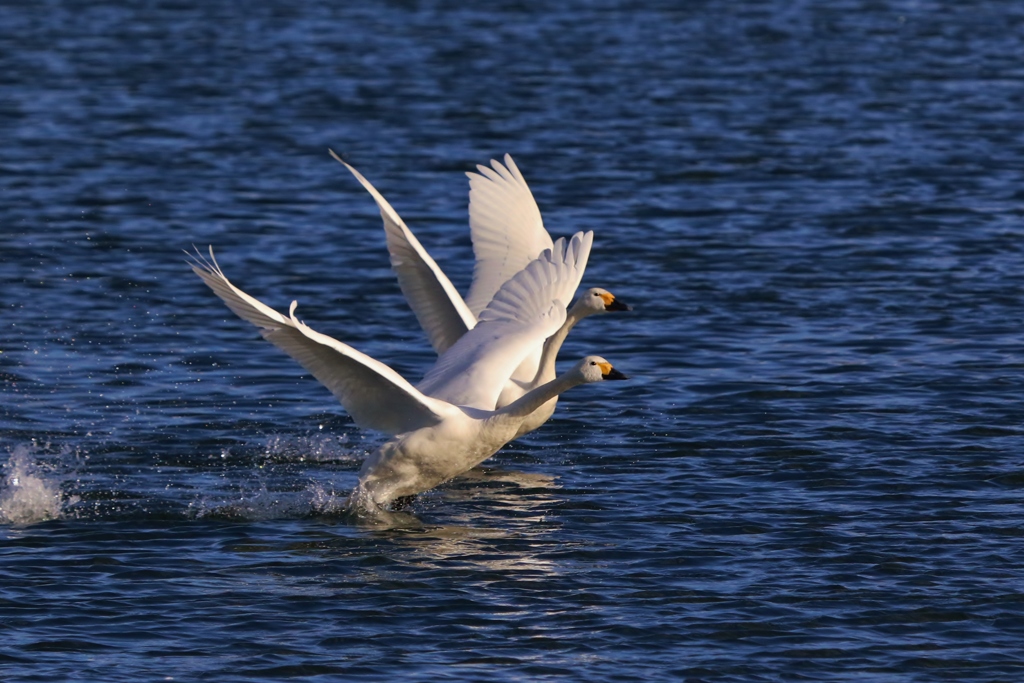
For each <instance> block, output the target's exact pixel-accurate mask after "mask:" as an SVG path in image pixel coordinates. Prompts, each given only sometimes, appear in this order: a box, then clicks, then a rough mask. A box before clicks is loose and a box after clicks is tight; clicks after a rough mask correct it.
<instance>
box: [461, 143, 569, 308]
mask: <svg viewBox="0 0 1024 683" xmlns="http://www.w3.org/2000/svg"><path fill="white" fill-rule="evenodd" d="M477 170H478V171H479V173H467V174H466V175H467V176H469V229H470V232H471V233H472V237H473V253H474V254H475V255H476V266H475V267H474V268H473V284H472V285H471V286H470V288H469V293H468V294H467V296H466V305H467V306H469V310H470V311H472V312H473V313H474V314H475V315H477V316H479V315H480V312H481V311H482V310H484V308H486V307H487V305H488V304H489V303H490V302H491V299H493V298H494V295H495V294H496V293H497V292H498V290H499V289H500V288H501V286H502V285H503V284H505V282H507V281H508V280H509V279H511V278H512V276H513V275H515V274H516V273H518V272H519V271H520V270H522V269H523V268H525V267H526V264H528V263H529V262H530V261H532V260H534V259H535V258H537V257H538V256H540V254H541V252H542V251H544V250H545V249H550V248H551V236H550V235H548V232H547V230H545V229H544V221H543V220H542V219H541V217H540V209H539V208H537V202H536V201H535V200H534V198H533V193H532V192H530V188H529V186H528V185H527V184H526V181H525V180H523V174H522V173H520V172H519V169H518V168H517V167H516V164H515V162H514V161H512V157H511V156H509V155H508V154H506V155H505V165H504V166H503V165H502V164H501V162H499V161H497V160H495V159H492V160H491V168H488V167H487V166H482V165H480V166H477ZM566 303H568V302H566Z"/></svg>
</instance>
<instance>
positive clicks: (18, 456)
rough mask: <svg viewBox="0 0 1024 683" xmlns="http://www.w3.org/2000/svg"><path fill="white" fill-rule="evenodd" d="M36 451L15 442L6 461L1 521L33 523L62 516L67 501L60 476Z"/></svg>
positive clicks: (0, 510)
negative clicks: (42, 461)
mask: <svg viewBox="0 0 1024 683" xmlns="http://www.w3.org/2000/svg"><path fill="white" fill-rule="evenodd" d="M33 453H34V451H33V450H32V449H30V448H29V447H27V446H16V447H15V448H14V450H13V451H11V453H10V458H8V460H7V462H6V463H5V464H4V467H3V470H4V478H3V484H2V487H0V523H5V524H34V523H36V522H44V521H46V520H49V519H57V518H58V517H60V514H61V510H62V509H63V507H64V503H65V500H64V498H63V496H62V495H61V491H60V479H59V478H57V476H56V475H55V474H54V472H53V470H52V468H50V467H47V466H46V465H45V464H43V463H41V462H39V461H37V459H36V458H35V457H34V455H33ZM67 502H69V503H73V502H75V501H74V500H70V501H67Z"/></svg>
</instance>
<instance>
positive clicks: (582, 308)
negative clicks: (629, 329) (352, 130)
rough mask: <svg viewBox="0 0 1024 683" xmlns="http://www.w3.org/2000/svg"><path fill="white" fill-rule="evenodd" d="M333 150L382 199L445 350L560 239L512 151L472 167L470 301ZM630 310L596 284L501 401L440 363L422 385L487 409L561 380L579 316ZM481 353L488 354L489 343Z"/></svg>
mask: <svg viewBox="0 0 1024 683" xmlns="http://www.w3.org/2000/svg"><path fill="white" fill-rule="evenodd" d="M328 151H329V152H330V154H331V156H332V157H334V158H335V159H336V160H337V161H338V162H339V163H341V164H342V165H344V166H345V168H347V169H348V170H349V171H350V172H351V173H352V175H354V176H355V177H356V180H358V181H359V182H360V184H362V186H363V187H364V188H365V189H366V191H367V192H369V193H370V195H371V196H372V197H373V199H374V201H376V202H377V206H378V208H379V209H380V213H381V217H382V218H383V221H384V233H385V235H386V238H387V244H388V252H389V254H390V256H391V265H392V268H393V269H394V271H395V274H396V275H397V276H398V282H399V285H400V286H401V288H402V292H403V293H404V294H405V297H406V300H407V301H408V302H409V305H410V306H411V307H412V309H413V312H414V313H415V314H416V318H417V319H418V320H419V322H420V326H421V327H422V328H423V330H424V332H426V333H427V337H428V338H429V339H430V343H431V345H432V346H433V347H434V349H435V350H436V351H437V353H438V354H443V353H444V352H445V351H446V350H447V349H448V348H450V347H451V346H452V345H453V344H454V343H455V342H456V341H457V340H458V339H460V338H461V337H462V336H463V335H464V334H465V333H466V332H467V331H468V330H471V329H473V327H474V326H475V325H476V322H477V320H476V316H477V315H478V314H479V313H480V311H481V310H482V309H483V308H484V307H485V306H486V305H487V304H488V303H489V302H490V301H491V300H492V298H493V297H494V295H495V293H496V292H497V291H498V289H499V288H500V287H501V286H502V285H503V284H504V283H505V282H507V281H508V280H509V279H510V278H511V277H512V276H513V275H515V274H516V273H517V272H519V271H520V270H521V269H522V268H524V267H525V266H526V265H527V264H528V263H529V262H530V261H531V260H533V259H535V258H537V256H538V255H540V253H541V252H543V251H544V250H545V249H550V248H551V246H552V241H551V237H550V235H548V233H547V230H545V229H544V222H543V220H542V219H541V215H540V209H539V208H538V207H537V202H536V201H535V200H534V198H533V193H532V192H531V191H530V188H529V186H528V185H527V184H526V180H525V179H524V178H523V176H522V173H520V171H519V168H518V167H517V166H516V165H515V162H514V161H513V160H512V157H511V156H510V155H508V154H506V155H505V165H502V164H501V163H500V162H498V161H497V160H493V159H492V160H491V166H492V168H488V167H486V166H482V165H478V166H477V169H478V171H479V173H467V174H466V175H467V176H468V177H469V185H470V191H469V225H470V232H471V235H472V239H473V251H474V253H475V256H476V263H475V265H474V268H473V282H472V284H471V286H470V289H469V293H468V294H467V296H466V299H465V300H463V299H462V297H461V296H460V295H459V293H458V290H456V289H455V287H454V286H453V285H452V283H451V281H450V280H449V279H448V277H447V276H446V275H445V274H444V272H443V271H442V270H441V269H440V267H438V265H437V263H436V262H435V261H434V260H433V258H431V257H430V254H428V253H427V251H426V250H425V249H424V248H423V246H422V245H421V244H420V242H419V240H417V239H416V237H415V235H413V234H412V231H411V230H409V228H408V227H407V226H406V224H405V222H404V221H403V220H402V218H401V217H400V216H399V215H398V213H397V212H396V211H395V210H394V208H392V207H391V205H390V204H389V203H388V202H387V200H385V199H384V197H383V196H382V195H381V194H380V192H378V191H377V189H376V188H375V187H374V186H373V185H372V184H370V182H369V181H368V180H367V179H366V178H364V177H363V175H362V174H361V173H359V171H357V170H356V169H355V168H353V167H352V166H351V165H349V164H347V163H346V162H345V161H343V160H342V159H341V158H340V157H338V155H337V154H335V153H334V151H333V150H328ZM588 234H589V233H588ZM587 253H588V254H589V245H588V246H587ZM581 276H582V272H581ZM574 291H575V290H573V292H574ZM573 292H571V293H570V294H569V297H571V295H572V293H573ZM569 297H566V298H563V299H562V300H563V301H565V300H567V299H568V298H569ZM628 310H632V308H631V307H630V306H629V305H627V304H624V303H622V302H621V301H619V300H617V299H616V298H615V296H614V295H613V294H612V293H611V292H609V291H607V290H605V289H601V288H599V287H594V288H591V289H588V290H587V291H586V292H584V294H583V295H582V296H581V297H580V298H579V299H577V301H576V303H575V304H574V305H573V307H572V308H571V309H570V310H569V314H568V316H567V317H566V321H565V323H564V325H563V327H562V328H561V329H559V330H558V331H557V332H556V333H555V334H554V335H553V336H552V337H551V338H549V339H548V340H547V342H546V343H543V344H538V345H537V347H536V348H535V349H534V350H533V351H532V352H531V353H530V355H529V356H527V357H526V358H525V359H524V360H523V362H522V363H521V364H520V365H519V367H518V368H516V369H515V372H514V373H512V375H511V376H510V378H509V381H508V382H507V383H506V387H505V389H504V390H503V391H502V392H501V393H500V394H499V396H498V400H497V403H495V404H487V403H486V402H481V401H479V400H477V397H475V396H473V395H472V394H469V395H467V394H466V393H464V391H463V390H464V388H465V381H464V377H463V376H460V375H459V374H443V373H442V372H440V369H439V366H435V367H434V369H433V370H431V372H430V373H429V374H428V375H427V377H425V378H424V380H423V381H422V382H421V383H420V384H419V385H417V388H419V389H420V390H421V391H423V392H424V393H426V394H428V395H430V396H434V397H435V398H441V399H444V400H447V401H468V402H467V403H464V405H471V406H473V407H476V408H481V409H488V410H489V409H494V408H500V407H502V406H506V405H509V404H510V403H512V402H513V401H515V400H516V399H518V398H519V397H520V396H522V395H523V394H525V393H526V392H527V391H529V390H531V389H534V388H536V387H538V386H540V385H541V384H543V383H545V382H548V381H550V380H552V379H554V377H555V360H556V358H557V356H558V352H559V350H560V349H561V346H562V343H563V342H564V341H565V338H566V336H567V335H568V334H569V331H570V330H571V329H572V328H573V327H574V326H575V325H576V323H578V322H579V321H580V320H582V319H583V318H586V317H588V316H591V315H596V314H601V313H608V312H612V311H628ZM479 353H483V350H481V351H479ZM557 401H558V399H557V397H556V398H554V399H552V400H551V401H549V402H547V403H545V404H544V405H543V406H542V407H541V408H540V409H538V411H537V412H536V414H535V415H532V416H531V417H530V418H529V419H527V420H526V421H525V422H524V423H523V425H522V427H521V429H520V432H519V435H522V434H525V433H527V432H530V431H533V430H534V429H536V428H537V427H539V426H540V425H542V424H544V423H545V422H547V420H548V419H549V418H550V417H551V415H552V414H553V413H554V410H555V405H556V403H557Z"/></svg>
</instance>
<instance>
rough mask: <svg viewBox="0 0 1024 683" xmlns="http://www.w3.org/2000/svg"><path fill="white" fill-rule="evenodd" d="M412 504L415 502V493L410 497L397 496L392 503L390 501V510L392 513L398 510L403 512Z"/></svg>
mask: <svg viewBox="0 0 1024 683" xmlns="http://www.w3.org/2000/svg"><path fill="white" fill-rule="evenodd" d="M414 502H416V494H415V493H414V494H412V495H411V496H399V497H398V498H395V499H394V500H393V501H391V510H392V511H394V512H399V511H400V510H404V509H405V508H407V507H409V506H410V505H412V504H413V503H414Z"/></svg>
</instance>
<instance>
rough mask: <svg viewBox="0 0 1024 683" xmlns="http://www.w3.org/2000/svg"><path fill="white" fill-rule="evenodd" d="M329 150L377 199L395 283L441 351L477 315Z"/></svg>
mask: <svg viewBox="0 0 1024 683" xmlns="http://www.w3.org/2000/svg"><path fill="white" fill-rule="evenodd" d="M328 151H329V152H330V153H331V156H332V157H334V158H335V159H337V160H338V161H339V162H341V163H342V164H343V165H344V166H345V168H347V169H348V170H349V171H351V172H352V175H354V176H355V177H356V180H358V181H359V182H360V183H361V184H362V186H363V187H364V188H366V191H367V192H369V193H370V196H372V197H373V199H374V201H376V202H377V206H378V207H379V208H380V215H381V218H383V219H384V234H385V235H386V237H387V243H388V253H389V254H391V267H392V268H393V269H394V271H395V274H396V275H397V276H398V284H399V286H400V287H401V288H402V293H403V294H404V295H405V299H406V301H408V302H409V306H410V307H411V308H412V311H413V313H415V314H416V319H417V320H419V322H420V327H422V328H423V331H424V332H426V333H427V337H428V338H429V339H430V344H431V345H432V346H433V347H434V350H435V351H437V353H438V354H441V353H444V352H445V351H447V350H448V349H449V348H450V347H451V345H452V344H454V343H455V342H456V340H457V339H458V338H459V337H461V336H462V335H464V334H465V333H466V331H467V330H470V329H472V328H473V326H474V325H476V316H475V315H474V314H473V313H471V312H470V309H469V308H468V307H467V306H466V303H465V302H464V301H463V300H462V296H460V295H459V292H458V290H456V289H455V287H454V286H453V285H452V283H451V281H450V280H449V279H448V276H447V275H445V274H444V271H442V270H441V269H440V268H439V267H438V265H437V263H435V262H434V259H432V258H431V257H430V254H428V253H427V250H426V249H424V248H423V246H422V245H421V244H420V242H419V240H417V239H416V236H415V235H413V234H412V231H411V230H409V228H408V227H406V225H405V222H404V221H403V220H402V219H401V217H400V216H399V215H398V213H397V212H396V211H395V210H394V209H393V208H391V205H390V204H388V202H387V200H385V199H384V197H383V196H381V194H380V192H378V191H377V189H376V188H375V187H374V186H373V185H371V184H370V182H369V181H368V180H367V179H366V178H364V177H363V176H362V174H360V173H359V171H357V170H356V169H354V168H352V167H351V166H349V165H348V164H346V163H345V162H344V161H342V160H341V158H339V157H338V155H337V154H335V153H334V152H333V151H332V150H328ZM549 241H550V240H549ZM524 265H525V264H524Z"/></svg>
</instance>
